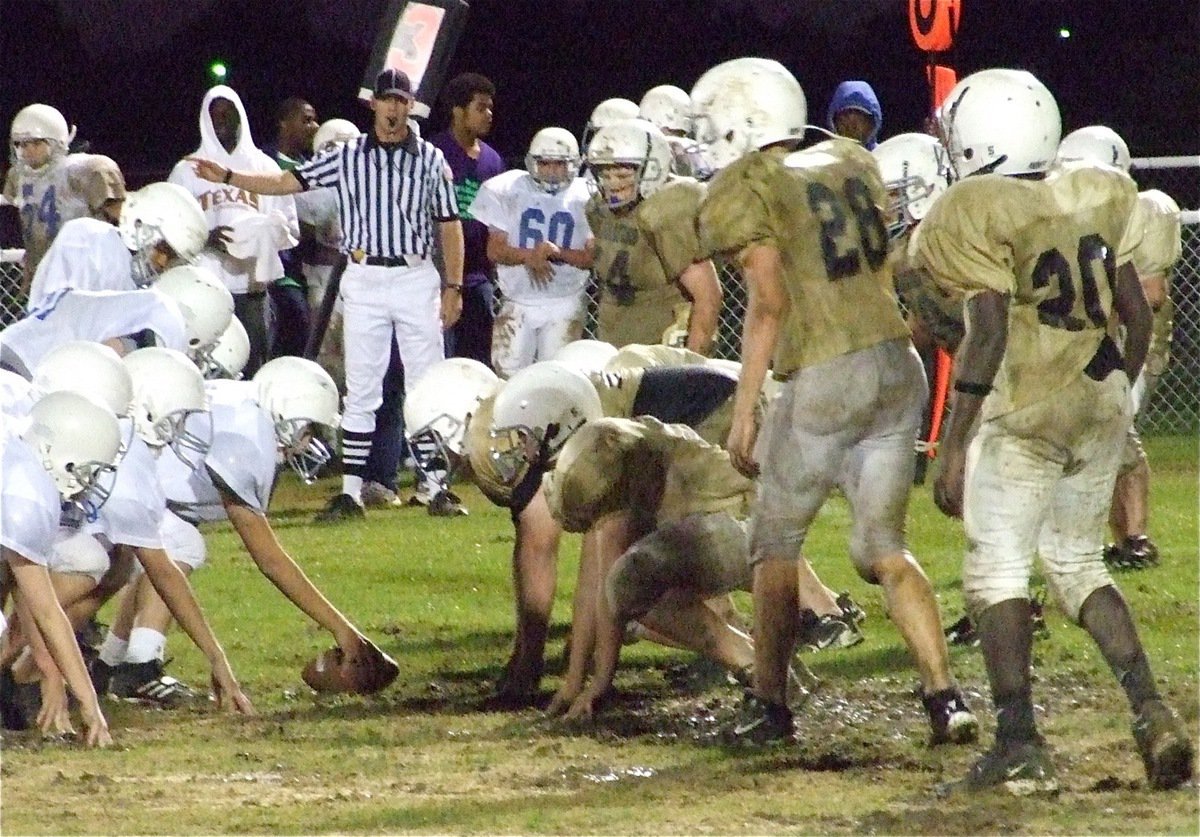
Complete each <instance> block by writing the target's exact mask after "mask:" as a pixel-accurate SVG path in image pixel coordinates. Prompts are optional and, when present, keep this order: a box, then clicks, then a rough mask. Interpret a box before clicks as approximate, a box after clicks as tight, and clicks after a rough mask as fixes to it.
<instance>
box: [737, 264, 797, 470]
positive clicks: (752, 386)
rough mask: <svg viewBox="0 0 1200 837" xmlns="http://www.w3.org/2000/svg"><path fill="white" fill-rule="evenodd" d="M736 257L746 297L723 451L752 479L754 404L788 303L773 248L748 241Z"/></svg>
mask: <svg viewBox="0 0 1200 837" xmlns="http://www.w3.org/2000/svg"><path fill="white" fill-rule="evenodd" d="M738 260H739V262H740V265H741V269H742V275H743V276H744V277H745V280H746V286H747V287H748V288H749V291H750V296H749V300H748V302H747V305H746V320H745V322H744V324H743V326H742V373H741V375H740V376H738V385H737V391H736V392H735V393H734V397H733V426H732V427H731V428H730V430H729V441H728V442H727V444H726V449H727V450H728V451H729V458H730V460H731V461H732V463H733V467H735V468H736V469H737V470H738V472H739V473H740V474H742V475H743V476H746V477H751V478H753V477H756V476H758V463H757V462H755V461H754V442H755V440H756V439H757V437H758V425H757V423H756V422H755V418H754V411H755V406H756V405H757V404H758V398H759V393H760V392H762V385H763V381H764V380H766V377H767V370H768V369H769V368H770V366H771V356H772V355H773V354H774V353H775V344H776V343H777V342H778V341H779V331H780V328H781V327H782V324H783V320H784V317H786V316H787V310H788V305H789V302H788V296H787V290H786V288H785V287H784V284H783V262H782V259H781V258H780V255H779V250H778V249H777V248H775V247H773V246H771V245H768V244H753V245H751V246H749V247H747V248H746V249H744V250H743V251H742V253H741V255H740V256H739V259H738Z"/></svg>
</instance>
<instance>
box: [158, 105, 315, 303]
mask: <svg viewBox="0 0 1200 837" xmlns="http://www.w3.org/2000/svg"><path fill="white" fill-rule="evenodd" d="M213 99H228V100H229V101H230V102H233V104H234V107H236V108H237V111H238V115H239V116H240V117H241V125H240V128H239V132H238V141H237V145H236V146H235V147H234V149H233V152H232V153H231V152H228V151H226V150H225V146H223V145H221V141H220V140H219V139H217V132H216V130H215V129H214V128H213V122H212V116H210V115H209V112H208V108H209V105H210V104H211V103H212V101H213ZM188 156H191V157H201V158H203V159H205V160H211V161H213V162H214V163H217V164H218V165H222V166H225V167H226V168H230V169H233V170H234V171H242V172H278V171H279V165H278V164H277V163H276V162H275V161H274V160H272V159H271V158H270V157H269V156H267V155H266V154H265V153H263V152H262V151H260V150H259V149H258V148H257V147H256V146H255V145H254V140H253V138H252V137H251V136H250V123H249V121H248V120H247V119H246V108H245V107H244V106H243V105H242V99H241V97H240V96H238V94H237V93H236V92H234V90H233V89H232V88H230V87H226V86H225V85H223V84H218V85H217V86H215V87H213V88H210V89H209V91H208V92H207V93H206V94H204V101H203V102H202V103H201V104H200V147H199V148H197V149H196V150H195V151H194V152H192V154H190V155H188ZM167 179H168V180H169V181H170V182H171V183H178V184H179V185H180V186H182V187H183V188H185V189H187V190H188V191H189V192H191V193H192V194H193V195H195V196H196V200H198V201H200V207H201V208H202V209H203V210H204V217H205V218H206V219H208V228H209V229H210V230H211V229H214V228H215V227H219V226H227V227H230V228H231V231H230V233H229V238H231V239H232V242H231V244H230V247H229V250H230V253H222V252H220V251H218V250H215V249H213V248H211V247H206V248H204V250H203V251H201V253H200V255H199V257H198V258H197V259H196V263H197V264H198V265H200V266H201V267H205V268H208V269H209V270H211V271H212V272H213V273H215V274H216V275H217V276H219V277H220V278H221V281H223V282H224V283H225V286H226V287H228V288H229V291H230V293H235V294H243V293H246V292H247V291H260V290H263V288H264V287H265V286H266V285H267V284H269V283H271V282H274V281H275V280H276V279H279V278H280V277H281V276H283V262H281V261H280V260H279V254H278V252H277V251H279V250H286V249H288V248H289V247H293V246H295V244H296V239H297V237H298V236H299V235H300V225H299V223H298V222H297V221H296V202H295V201H294V200H293V199H292V197H291V195H284V196H271V195H258V194H255V193H254V192H248V191H246V190H245V189H237V188H235V187H233V186H228V185H225V184H221V183H209V182H208V181H207V180H201V179H200V178H199V177H197V176H196V175H195V173H194V172H193V170H192V164H191V163H190V162H189V161H188V160H186V159H184V160H180V161H179V162H178V163H176V164H175V168H174V169H172V170H171V175H170V177H168V178H167ZM231 253H237V254H239V255H242V256H243V257H242V258H238V257H237V256H235V255H231Z"/></svg>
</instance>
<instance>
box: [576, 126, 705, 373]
mask: <svg viewBox="0 0 1200 837" xmlns="http://www.w3.org/2000/svg"><path fill="white" fill-rule="evenodd" d="M587 159H588V166H589V168H590V169H591V171H593V172H594V174H595V176H596V182H597V184H598V185H599V193H598V194H596V195H595V196H594V197H593V198H592V200H591V201H590V202H589V203H588V206H587V218H588V223H589V225H590V226H591V228H592V234H593V235H594V236H595V239H596V242H595V254H594V260H593V270H594V272H595V274H596V278H597V281H598V282H599V283H600V311H599V326H598V328H597V336H598V337H599V338H600V339H601V340H605V341H607V342H609V343H612V344H613V345H614V346H616V347H618V348H620V347H621V346H625V345H627V344H629V343H670V344H678V345H684V346H686V347H687V348H689V349H691V350H692V351H694V352H699V353H700V354H707V353H708V350H709V348H710V347H711V344H712V340H713V336H714V335H715V334H716V330H717V320H718V317H719V316H720V313H721V284H720V282H719V281H718V279H717V272H716V269H715V268H714V267H713V264H712V261H711V260H709V259H707V258H705V257H704V256H702V255H701V254H700V246H699V241H698V240H697V238H696V229H695V219H696V209H697V207H698V206H699V205H700V200H701V198H702V197H703V194H704V186H703V185H702V184H700V183H699V182H697V181H695V180H693V179H691V178H679V177H675V176H674V175H672V174H671V148H670V145H669V144H668V143H667V140H666V138H665V137H664V136H663V135H662V132H661V131H659V130H658V129H657V128H655V127H654V126H653V125H651V124H650V123H648V122H644V121H642V120H640V119H633V120H626V121H624V122H618V123H616V124H614V125H610V126H608V127H607V128H601V129H600V130H599V131H598V132H597V133H596V136H595V137H594V138H593V139H592V142H591V144H590V145H589V146H588V151H587Z"/></svg>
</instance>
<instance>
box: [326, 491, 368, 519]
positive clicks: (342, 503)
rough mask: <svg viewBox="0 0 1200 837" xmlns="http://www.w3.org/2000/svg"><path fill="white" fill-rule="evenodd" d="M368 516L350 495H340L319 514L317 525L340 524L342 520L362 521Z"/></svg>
mask: <svg viewBox="0 0 1200 837" xmlns="http://www.w3.org/2000/svg"><path fill="white" fill-rule="evenodd" d="M366 516H367V513H366V512H365V511H363V507H362V506H361V505H359V503H358V502H357V501H356V500H355V499H354V498H353V497H351V496H350V495H349V494H338V495H337V496H336V497H334V498H333V499H332V500H330V501H329V505H327V506H325V508H323V509H321V511H319V512H317V516H316V517H314V518H313V522H315V523H338V522H340V521H342V520H353V519H360V520H361V519H362V518H364V517H366Z"/></svg>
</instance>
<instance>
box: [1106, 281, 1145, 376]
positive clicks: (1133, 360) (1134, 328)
mask: <svg viewBox="0 0 1200 837" xmlns="http://www.w3.org/2000/svg"><path fill="white" fill-rule="evenodd" d="M1113 309H1114V310H1115V311H1116V312H1117V316H1118V317H1120V319H1121V323H1122V324H1123V325H1124V326H1125V374H1126V375H1128V376H1129V380H1130V381H1136V380H1137V376H1138V373H1140V372H1141V371H1142V364H1143V363H1144V362H1145V360H1146V350H1147V349H1149V348H1150V327H1151V325H1152V323H1153V321H1154V312H1153V311H1152V310H1151V305H1150V302H1149V301H1148V300H1147V298H1146V292H1145V289H1144V287H1143V285H1142V281H1141V279H1140V278H1139V277H1138V273H1137V270H1136V269H1135V268H1134V266H1133V263H1132V262H1125V263H1124V264H1122V265H1121V266H1120V267H1118V268H1117V287H1116V293H1115V294H1114V296H1113Z"/></svg>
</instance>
